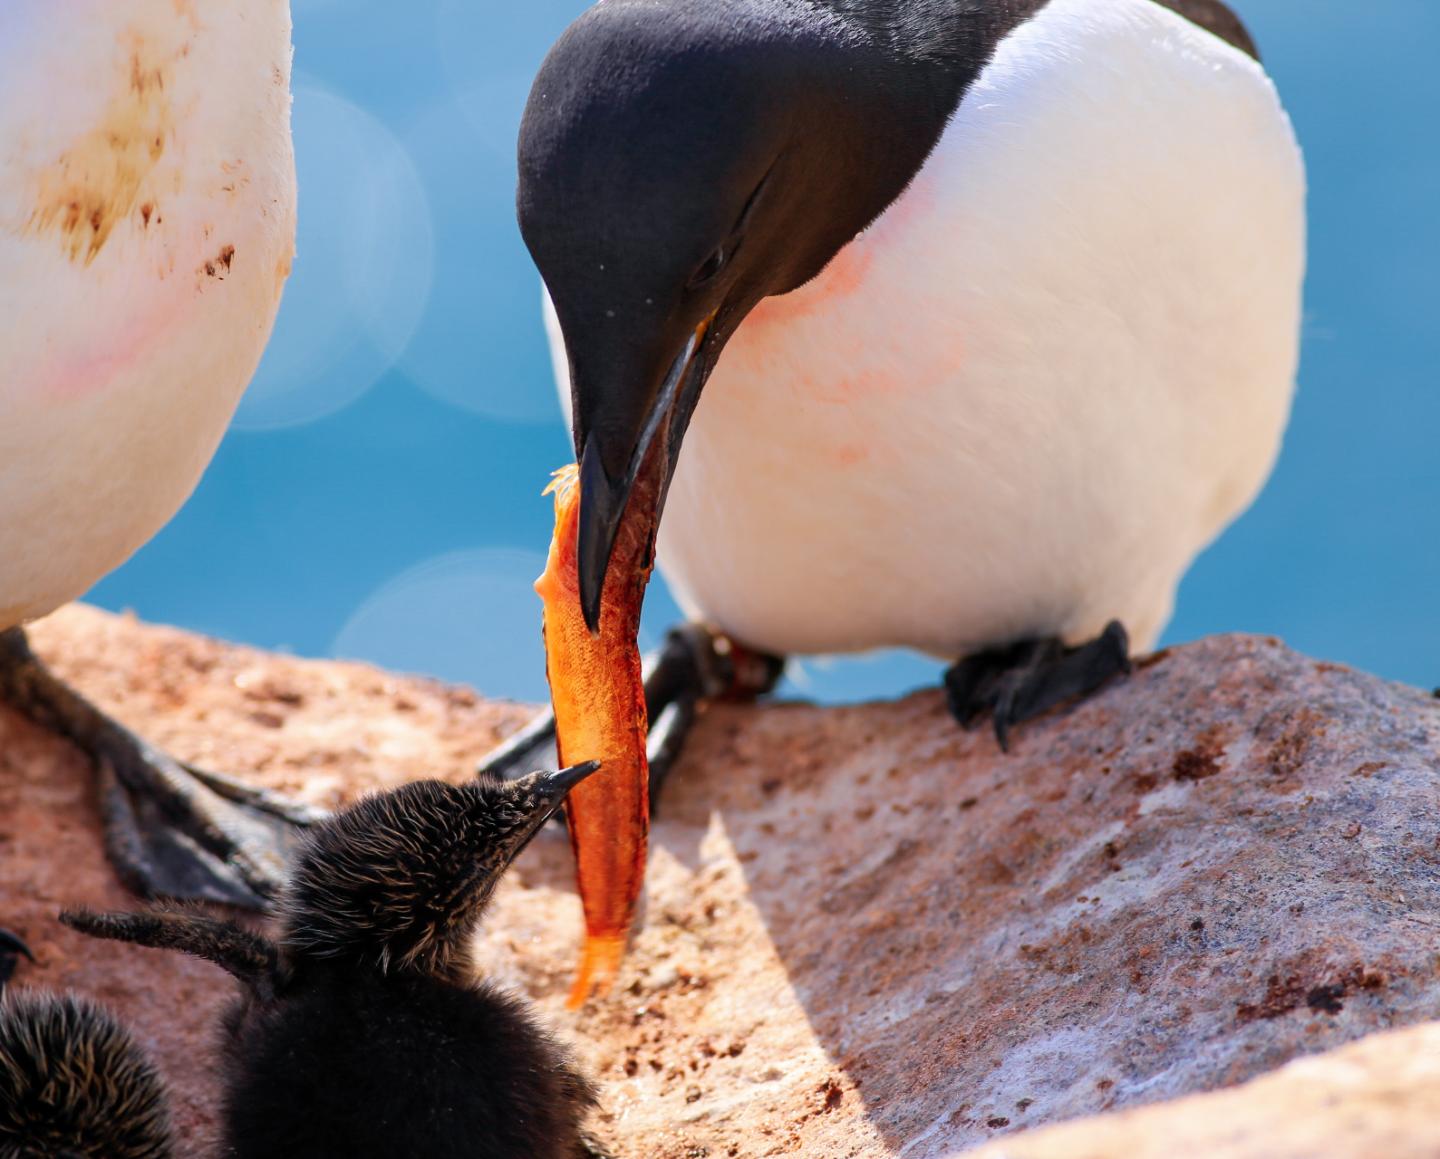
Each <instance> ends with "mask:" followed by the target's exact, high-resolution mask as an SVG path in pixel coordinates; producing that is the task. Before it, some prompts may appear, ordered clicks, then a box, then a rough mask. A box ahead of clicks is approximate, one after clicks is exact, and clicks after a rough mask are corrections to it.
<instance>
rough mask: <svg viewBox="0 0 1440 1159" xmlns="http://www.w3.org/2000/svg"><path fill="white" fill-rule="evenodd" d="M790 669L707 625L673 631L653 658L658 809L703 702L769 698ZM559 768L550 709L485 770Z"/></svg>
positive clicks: (652, 751)
mask: <svg viewBox="0 0 1440 1159" xmlns="http://www.w3.org/2000/svg"><path fill="white" fill-rule="evenodd" d="M784 668H785V661H784V660H783V659H782V658H780V657H777V656H768V655H765V654H763V653H759V652H752V651H750V650H748V649H746V648H742V647H740V646H738V645H736V644H734V643H733V642H731V641H730V640H729V639H728V638H727V637H725V636H720V635H717V634H716V633H714V632H712V631H710V630H709V629H708V628H705V627H704V626H702V625H700V624H685V625H683V626H682V627H679V628H672V629H671V630H670V632H669V633H668V634H667V635H666V637H665V643H664V644H663V645H662V646H661V648H660V650H659V651H658V652H655V653H653V654H652V655H650V656H647V657H646V659H645V669H644V673H645V709H646V714H647V715H648V716H649V718H650V735H649V739H648V741H647V743H646V755H647V758H648V762H649V765H650V801H651V806H652V810H653V806H654V802H655V799H656V797H657V796H658V794H659V790H660V787H661V785H662V784H663V783H664V781H665V778H666V776H667V775H668V774H669V772H670V770H671V769H672V768H673V767H674V765H675V762H676V760H677V759H678V758H679V756H680V753H681V750H682V749H683V748H684V746H685V738H686V737H687V736H688V735H689V732H690V728H691V726H692V725H693V724H694V723H695V715H696V711H697V709H698V707H699V704H700V701H702V700H751V699H754V698H755V697H757V696H763V695H764V694H766V693H767V692H770V691H772V690H773V689H774V687H775V685H776V684H778V683H779V682H780V677H781V674H782V673H783V672H784ZM559 763H560V762H559V759H558V757H557V756H556V752H555V717H554V716H553V715H552V714H551V712H550V711H549V710H548V709H547V710H545V711H544V712H541V713H540V714H539V715H538V716H536V717H535V719H534V720H532V721H531V722H530V723H529V724H527V725H526V726H525V727H524V728H522V729H521V730H520V731H519V732H517V733H516V734H515V735H514V736H512V737H510V738H509V739H508V740H506V741H505V742H504V743H503V744H501V745H500V746H499V747H498V748H496V749H495V750H494V751H493V752H492V753H491V754H490V755H489V756H488V757H486V758H485V760H484V761H483V762H482V763H481V766H480V770H479V772H480V775H482V776H485V775H488V776H494V777H499V778H500V779H501V780H514V779H515V778H516V777H520V776H523V775H524V774H525V773H528V772H530V771H531V770H532V769H543V768H554V767H556V766H557V765H558V764H559Z"/></svg>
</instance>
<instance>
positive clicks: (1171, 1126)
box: [968, 1023, 1440, 1159]
mask: <svg viewBox="0 0 1440 1159" xmlns="http://www.w3.org/2000/svg"><path fill="white" fill-rule="evenodd" d="M968 1154H969V1155H970V1156H971V1157H972V1159H1381V1157H1383V1159H1434V1157H1435V1156H1436V1155H1440V1026H1436V1025H1435V1024H1434V1023H1431V1024H1429V1025H1426V1026H1419V1027H1414V1028H1412V1029H1410V1030H1397V1031H1392V1032H1390V1033H1389V1034H1377V1035H1372V1036H1371V1037H1370V1038H1367V1039H1364V1040H1363V1041H1361V1042H1358V1043H1354V1044H1352V1045H1350V1046H1346V1047H1342V1048H1341V1049H1339V1050H1336V1051H1333V1052H1332V1053H1330V1054H1323V1055H1320V1056H1318V1057H1315V1058H1306V1059H1302V1060H1300V1061H1299V1062H1292V1063H1290V1064H1289V1065H1287V1066H1285V1067H1283V1068H1281V1069H1280V1070H1279V1071H1276V1072H1275V1073H1274V1074H1269V1075H1265V1076H1263V1077H1261V1078H1258V1079H1255V1080H1254V1081H1253V1082H1250V1083H1247V1084H1246V1085H1245V1086H1242V1087H1238V1088H1234V1089H1231V1090H1226V1091H1221V1092H1218V1093H1216V1094H1210V1095H1196V1096H1193V1097H1191V1098H1186V1099H1179V1100H1177V1101H1175V1102H1172V1103H1162V1104H1160V1105H1159V1106H1154V1107H1144V1108H1141V1109H1138V1110H1132V1111H1122V1112H1119V1113H1116V1114H1112V1115H1101V1116H1098V1117H1096V1118H1093V1119H1082V1120H1080V1121H1079V1122H1076V1123H1067V1124H1065V1125H1064V1126H1060V1127H1051V1128H1047V1129H1045V1130H1040V1131H1031V1132H1027V1133H1026V1134H1023V1135H1018V1136H1009V1137H1007V1138H1005V1139H1002V1140H1000V1141H998V1142H995V1143H991V1144H990V1145H989V1146H987V1147H984V1148H982V1149H980V1150H979V1151H970V1152H968Z"/></svg>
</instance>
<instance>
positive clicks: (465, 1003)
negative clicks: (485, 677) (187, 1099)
mask: <svg viewBox="0 0 1440 1159" xmlns="http://www.w3.org/2000/svg"><path fill="white" fill-rule="evenodd" d="M596 768H598V766H597V765H594V764H590V765H582V766H577V767H576V768H572V769H566V770H564V771H561V772H558V773H554V772H552V773H533V774H530V775H529V776H527V777H524V778H522V779H520V780H518V781H514V782H510V783H506V784H501V783H498V782H493V781H477V782H473V783H470V784H466V785H458V786H457V785H449V784H445V783H443V782H440V781H422V782H417V783H414V784H409V785H405V786H404V787H402V788H399V789H396V790H393V791H391V792H387V793H384V794H381V795H378V796H374V797H370V798H368V799H365V800H362V801H360V802H358V803H357V804H355V805H352V806H350V807H349V808H347V809H345V810H343V811H342V812H340V813H338V814H337V815H336V816H335V817H334V818H333V819H331V820H329V821H326V822H325V823H323V824H321V825H319V826H317V827H316V828H315V829H314V830H313V831H312V832H311V834H310V835H309V836H308V837H307V840H306V843H305V845H304V847H303V850H302V852H301V853H300V854H299V856H298V858H297V861H296V864H295V867H294V869H293V871H292V873H291V878H290V881H289V884H288V885H287V887H286V891H285V893H284V896H283V899H282V902H281V906H280V930H279V933H278V935H277V936H276V938H275V939H274V940H271V939H269V938H266V937H263V936H261V935H260V934H257V933H253V932H251V931H249V930H246V929H243V928H242V927H240V926H239V925H236V924H234V923H232V922H228V921H221V920H218V919H215V918H213V917H208V916H204V915H201V914H198V913H194V912H186V911H183V910H175V909H152V910H150V911H148V912H141V913H133V914H94V913H88V912H75V913H68V914H64V915H62V919H61V920H62V921H64V922H65V923H66V924H67V925H69V926H71V927H73V928H75V929H77V930H80V931H82V932H84V933H88V934H92V935H94V936H96V937H102V938H112V939H115V940H117V941H124V942H132V943H136V944H138V945H144V946H153V947H159V948H165V949H175V950H182V951H184V952H185V953H188V954H193V955H195V956H197V957H201V958H205V959H208V960H209V961H211V962H214V963H215V964H217V965H219V966H221V967H223V968H224V969H225V970H227V971H229V972H230V973H231V974H232V975H233V976H234V977H235V978H237V979H238V980H239V981H240V982H241V983H242V987H243V992H242V995H241V997H240V998H239V1000H238V1001H237V1002H236V1003H235V1004H234V1006H233V1008H232V1009H231V1011H230V1012H229V1014H228V1016H227V1017H226V1019H225V1032H224V1040H223V1046H222V1050H223V1055H224V1068H225V1105H224V1116H223V1117H224V1138H225V1146H226V1147H227V1148H228V1150H227V1151H226V1154H228V1155H233V1156H236V1157H237V1159H273V1157H274V1156H277V1155H304V1156H306V1157H307V1159H329V1157H334V1159H341V1157H345V1159H365V1157H368V1156H373V1157H375V1159H381V1157H386V1159H390V1157H393V1156H397V1155H417V1156H419V1155H423V1156H426V1159H447V1157H450V1156H453V1157H455V1159H461V1157H462V1156H463V1157H466V1159H521V1157H522V1156H523V1157H525V1159H576V1157H577V1156H581V1155H593V1154H598V1153H599V1152H598V1151H597V1150H595V1148H594V1145H593V1144H591V1143H590V1142H589V1141H588V1140H587V1139H586V1138H585V1136H584V1135H583V1134H582V1121H583V1119H584V1118H585V1116H586V1115H587V1113H588V1112H589V1111H590V1110H591V1108H592V1107H593V1105H594V1103H595V1089H594V1087H593V1086H592V1085H591V1083H590V1082H589V1080H588V1079H586V1078H585V1077H584V1076H583V1075H582V1074H581V1073H580V1071H579V1069H578V1068H577V1066H576V1064H575V1063H574V1062H573V1061H572V1060H571V1058H570V1057H569V1055H568V1054H567V1052H566V1051H565V1050H564V1049H563V1048H562V1047H561V1046H560V1045H559V1044H558V1043H557V1042H556V1041H555V1040H554V1039H553V1038H551V1037H550V1035H549V1034H548V1033H547V1032H546V1031H545V1030H544V1029H542V1028H541V1026H540V1025H539V1024H538V1023H537V1022H536V1020H535V1019H534V1017H533V1016H532V1015H531V1013H530V1012H529V1011H528V1009H527V1008H526V1006H525V1005H524V1004H523V1003H522V1002H520V1001H519V1000H518V999H517V998H514V997H512V996H510V995H508V994H505V993H503V992H502V991H500V990H498V989H496V988H495V987H493V986H491V985H489V984H488V983H486V982H484V981H479V980H476V979H475V977H474V975H473V971H472V968H471V963H470V942H471V939H472V936H473V934H474V932H475V926H476V923H477V922H478V921H479V919H480V916H481V914H482V913H483V911H484V909H485V906H486V904H487V903H488V901H489V899H490V896H491V893H492V892H493V890H494V888H495V886H496V884H497V883H498V882H499V879H500V876H501V874H502V873H503V872H504V870H505V869H506V867H507V866H508V865H509V864H510V862H511V861H512V860H513V859H514V858H515V856H516V855H517V854H518V853H519V852H520V851H521V850H522V849H523V848H524V847H525V846H526V844H528V843H529V841H530V839H531V837H533V836H534V834H535V833H536V832H537V831H538V830H539V828H540V827H541V826H542V825H543V824H544V823H545V821H546V820H547V819H548V818H549V817H550V816H551V815H552V814H553V813H554V812H555V811H556V810H557V809H558V808H559V807H560V805H561V803H562V801H563V800H564V798H565V794H566V793H567V792H568V791H569V790H570V788H571V787H572V786H573V785H575V784H577V783H578V782H579V781H581V780H582V779H584V778H585V777H586V776H588V775H590V773H592V772H594V771H595V769H596Z"/></svg>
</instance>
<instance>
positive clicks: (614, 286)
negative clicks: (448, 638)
mask: <svg viewBox="0 0 1440 1159" xmlns="http://www.w3.org/2000/svg"><path fill="white" fill-rule="evenodd" d="M519 160H520V178H519V191H518V211H519V219H520V225H521V229H522V232H523V234H524V237H525V240H526V242H527V244H528V246H529V248H530V251H531V253H532V255H533V257H534V259H535V261H536V264H537V265H538V267H539V270H540V273H541V274H542V276H543V278H544V282H545V286H546V288H547V290H548V299H549V303H550V306H549V311H550V314H549V318H550V323H551V329H552V339H553V345H554V352H555V360H556V364H557V368H558V371H559V377H560V379H561V386H562V395H563V396H564V397H565V398H566V401H567V403H569V404H570V405H571V407H572V418H573V426H574V440H575V450H576V454H577V456H578V459H579V462H580V465H581V468H580V469H581V480H582V488H583V497H582V502H581V513H580V521H581V528H580V536H581V548H580V549H581V560H582V563H581V567H582V573H581V584H582V598H583V602H584V604H585V607H586V611H587V614H588V615H591V616H592V618H593V613H594V610H595V608H596V607H597V606H598V597H599V592H600V589H601V585H602V584H603V583H604V582H605V576H606V573H607V568H608V564H609V557H610V548H611V544H612V542H613V539H614V536H615V532H616V528H617V527H618V526H619V523H620V521H621V520H622V519H623V520H639V521H645V522H646V523H648V524H649V525H651V526H657V525H658V560H659V564H660V567H661V569H662V570H663V571H664V573H665V575H666V578H667V579H668V580H669V583H670V586H671V589H672V591H673V592H674V593H675V595H676V597H677V598H678V600H679V602H680V604H681V606H682V608H683V609H684V610H685V611H686V613H687V614H688V615H689V616H690V617H691V618H692V619H693V620H695V621H697V622H700V623H703V624H705V625H708V626H709V627H710V628H712V629H714V630H715V631H717V632H719V633H723V634H725V635H726V636H728V637H731V638H733V639H734V640H735V641H739V642H742V643H743V644H744V645H746V646H748V647H749V648H751V649H756V650H759V651H762V652H768V653H775V654H786V653H833V652H846V651H856V650H862V649H868V648H874V647H881V646H905V647H910V648H914V649H918V650H921V651H924V652H927V653H930V654H934V655H937V656H941V657H945V658H950V659H957V658H959V663H958V664H957V665H956V667H955V668H954V669H952V671H951V673H950V675H949V677H948V681H947V682H948V684H949V687H950V694H951V701H952V707H953V709H954V711H955V713H956V715H957V716H958V717H960V718H961V719H962V720H969V719H971V718H972V717H974V716H975V715H976V714H977V713H979V712H982V711H986V710H993V712H994V716H995V723H996V727H997V730H998V731H999V733H1000V735H1001V738H1002V741H1003V739H1004V737H1005V735H1006V731H1007V729H1008V728H1009V727H1010V726H1012V725H1014V724H1015V723H1017V722H1019V721H1021V720H1024V719H1026V718H1027V717H1029V716H1033V715H1035V714H1036V713H1038V712H1041V711H1044V710H1045V709H1046V708H1049V707H1051V706H1053V705H1054V704H1056V703H1057V702H1059V701H1061V700H1064V699H1067V698H1069V697H1071V696H1074V695H1081V694H1085V693H1087V692H1090V691H1093V690H1094V689H1095V688H1096V687H1098V686H1099V685H1100V684H1101V683H1103V682H1104V681H1105V680H1106V679H1108V678H1109V677H1110V676H1112V675H1114V674H1115V673H1117V672H1119V671H1121V670H1123V669H1124V668H1125V666H1126V664H1127V656H1128V653H1129V650H1130V647H1131V646H1132V645H1133V646H1134V647H1135V648H1137V649H1145V648H1149V647H1150V646H1151V645H1152V644H1153V642H1154V641H1155V639H1156V638H1157V636H1158V634H1159V633H1160V631H1161V629H1162V628H1163V626H1164V624H1165V622H1166V620H1167V619H1168V617H1169V615H1170V612H1171V608H1172V603H1173V599H1174V593H1175V589H1176V586H1177V584H1178V582H1179V579H1180V577H1181V576H1182V575H1183V574H1184V572H1185V570H1186V568H1187V567H1188V566H1189V564H1190V562H1191V560H1192V559H1193V558H1194V556H1195V555H1196V553H1197V552H1198V551H1199V550H1200V549H1202V548H1203V547H1204V546H1205V545H1206V544H1207V543H1209V542H1210V540H1211V539H1213V538H1214V537H1215V535H1217V534H1218V533H1219V532H1220V530H1221V529H1223V528H1224V527H1225V525H1226V524H1227V523H1228V522H1229V521H1230V520H1232V519H1233V518H1234V517H1235V516H1236V515H1237V514H1238V513H1239V512H1240V511H1242V510H1243V509H1244V508H1245V507H1246V506H1247V505H1248V504H1249V503H1250V502H1251V500H1252V499H1253V498H1254V496H1255V495H1256V493H1257V492H1258V490H1259V488H1260V486H1261V484H1262V483H1263V481H1264V479H1265V478H1266V476H1267V474H1268V473H1269V471H1270V469H1271V466H1272V464H1273V462H1274V459H1275V456H1276V453H1277V450H1278V447H1279V441H1280V436H1281V434H1282V431H1283V429H1284V426H1285V423H1286V420H1287V417H1288V413H1289V405H1290V399H1291V395H1292V391H1293V385H1294V380H1295V372H1296V364H1297V352H1298V337H1299V328H1300V303H1301V287H1302V281H1303V274H1304V243H1305V218H1304V195H1305V181H1304V172H1303V164H1302V160H1301V156H1300V152H1299V149H1298V147H1297V144H1296V141H1295V137H1294V134H1293V131H1292V129H1291V125H1290V121H1289V119H1288V117H1287V116H1286V114H1285V112H1284V109H1283V108H1282V106H1281V104H1280V101H1279V98H1278V96H1277V94H1276V92H1275V88H1274V86H1273V84H1272V83H1271V81H1270V79H1269V78H1268V77H1267V75H1266V73H1265V71H1264V69H1263V68H1262V67H1261V65H1260V63H1259V60H1258V57H1257V54H1256V50H1255V46H1254V43H1253V41H1252V40H1251V39H1250V37H1249V35H1248V34H1247V33H1246V32H1245V30H1244V28H1243V26H1242V25H1241V23H1240V21H1239V20H1238V18H1237V17H1236V16H1235V15H1234V13H1232V12H1231V11H1230V10H1229V9H1228V8H1227V7H1226V6H1225V5H1224V4H1221V3H1218V2H1214V0H1165V2H1163V3H1162V2H1158V0H710V2H707V3H704V4H697V3H689V2H686V0H605V2H604V3H601V4H598V5H596V6H595V7H593V8H591V9H590V10H589V11H587V12H586V13H585V14H584V15H583V16H581V17H580V19H579V20H577V21H576V22H575V23H574V24H573V25H572V26H571V27H570V28H569V29H568V30H567V31H566V33H565V34H564V35H563V36H562V37H561V39H560V40H559V41H558V42H557V44H556V45H555V47H554V48H553V49H552V51H551V53H550V55H549V57H548V58H547V60H546V61H545V63H544V65H543V67H542V68H541V70H540V73H539V75H538V77H537V79H536V81H535V84H534V88H533V90H532V93H531V96H530V101H529V105H528V107H527V109H526V112H525V117H524V121H523V125H522V129H521V134H520V143H519ZM702 391H703V393H702ZM682 440H683V445H682ZM642 470H645V471H651V470H653V471H659V472H661V473H662V476H663V480H662V481H668V483H669V487H668V502H667V501H665V500H662V501H661V504H660V505H659V506H657V507H656V509H653V510H644V509H637V506H636V505H630V504H628V498H629V495H630V493H631V489H632V484H633V483H634V480H635V479H636V477H637V475H638V474H639V472H641V471H642ZM661 492H662V494H663V493H664V488H663V487H662V488H661ZM662 506H663V508H664V510H665V513H666V514H665V519H664V522H663V525H661V524H660V522H659V521H660V515H661V510H660V507H662Z"/></svg>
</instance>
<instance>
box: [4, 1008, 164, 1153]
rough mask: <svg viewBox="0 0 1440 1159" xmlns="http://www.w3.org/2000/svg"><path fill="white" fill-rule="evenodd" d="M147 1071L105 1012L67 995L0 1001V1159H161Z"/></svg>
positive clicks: (155, 1100)
mask: <svg viewBox="0 0 1440 1159" xmlns="http://www.w3.org/2000/svg"><path fill="white" fill-rule="evenodd" d="M169 1107H170V1104H169V1100H168V1098H167V1096H166V1092H165V1088H164V1084H163V1083H162V1081H161V1078H160V1074H159V1072H158V1071H157V1070H156V1069H155V1066H154V1064H153V1063H152V1062H151V1061H150V1059H149V1058H148V1057H147V1055H146V1054H145V1052H144V1051H143V1050H142V1049H141V1048H140V1046H139V1044H138V1043H136V1041H135V1040H134V1038H133V1037H132V1036H131V1034H130V1032H129V1031H127V1030H126V1029H125V1027H124V1026H122V1025H121V1024H120V1023H119V1022H117V1021H116V1020H115V1019H114V1018H113V1017H112V1016H111V1015H110V1014H109V1013H108V1012H107V1011H105V1010H104V1009H102V1008H101V1007H99V1006H97V1005H95V1004H94V1003H93V1002H89V1001H87V1000H85V999H83V998H79V997H75V996H73V995H65V996H56V995H51V994H45V993H39V992H33V991H32V992H9V993H6V994H5V995H4V996H3V997H0V1156H4V1157H5V1159H42V1157H52V1159H53V1157H55V1156H60V1157H63V1159H168V1157H169V1156H170V1155H171V1154H173V1152H174V1132H173V1130H172V1128H171V1123H170V1109H169Z"/></svg>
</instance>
